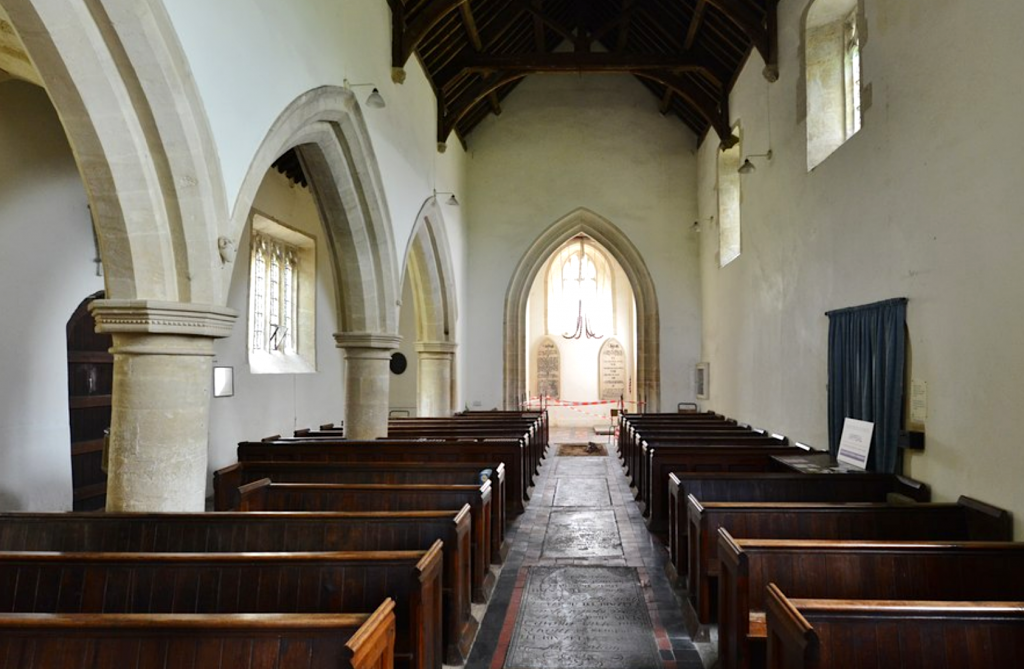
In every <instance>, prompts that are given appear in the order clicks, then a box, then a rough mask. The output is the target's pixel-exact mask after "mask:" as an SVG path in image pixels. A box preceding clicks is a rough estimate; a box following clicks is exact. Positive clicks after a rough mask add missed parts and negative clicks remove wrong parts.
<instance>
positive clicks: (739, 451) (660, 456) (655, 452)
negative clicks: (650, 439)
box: [641, 444, 807, 534]
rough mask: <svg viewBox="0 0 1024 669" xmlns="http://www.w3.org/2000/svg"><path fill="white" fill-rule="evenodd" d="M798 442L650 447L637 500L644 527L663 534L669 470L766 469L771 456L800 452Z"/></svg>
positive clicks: (743, 470) (772, 465)
mask: <svg viewBox="0 0 1024 669" xmlns="http://www.w3.org/2000/svg"><path fill="white" fill-rule="evenodd" d="M806 451H807V449H806V448H805V447H802V446H786V445H782V446H771V445H766V444H759V445H749V446H730V445H722V444H716V445H700V446H696V445H695V446H686V447H683V448H658V449H652V450H651V452H650V458H649V460H648V463H647V467H646V469H647V471H648V472H649V474H648V476H649V477H650V479H651V480H652V483H651V486H650V492H649V496H647V497H646V498H644V499H642V500H641V506H642V508H643V510H644V512H645V514H644V515H646V516H647V520H646V522H647V527H648V528H649V529H650V530H651V531H652V532H654V533H656V534H664V533H666V532H667V531H668V527H669V503H668V502H669V499H668V482H669V476H670V475H671V474H672V473H673V472H735V473H748V474H749V473H759V472H767V471H769V470H771V469H772V467H774V466H775V465H774V463H773V460H772V458H773V457H774V456H776V455H780V454H785V453H803V452H806Z"/></svg>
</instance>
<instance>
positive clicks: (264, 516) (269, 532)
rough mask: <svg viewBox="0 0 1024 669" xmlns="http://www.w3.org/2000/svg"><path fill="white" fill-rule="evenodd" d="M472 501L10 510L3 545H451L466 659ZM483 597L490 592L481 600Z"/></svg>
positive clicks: (451, 619) (449, 624) (0, 526)
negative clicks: (344, 508)
mask: <svg viewBox="0 0 1024 669" xmlns="http://www.w3.org/2000/svg"><path fill="white" fill-rule="evenodd" d="M470 532H471V525H470V509H469V505H464V506H463V507H462V508H461V509H460V510H458V511H392V512H380V511H377V512H363V513H344V512H339V513H298V512H297V513H181V514H177V513H159V514H135V513H4V514H0V551H60V552H140V553H161V552H162V553H191V552H196V553H242V552H298V551H302V552H312V551H396V550H399V551H401V550H426V549H429V548H430V547H431V546H433V544H434V542H435V541H437V540H438V539H440V540H442V541H443V542H444V549H443V563H444V564H443V571H444V578H443V586H444V587H443V589H442V600H443V619H444V644H445V653H446V658H447V663H448V664H461V663H462V662H463V661H464V660H465V658H466V654H467V653H468V651H469V646H470V644H471V643H472V641H473V638H474V637H475V635H476V631H477V628H478V621H477V620H476V619H475V618H474V617H473V614H472V610H471V605H470V595H471V591H472V587H471V581H470V574H471V550H470ZM480 601H481V602H482V601H483V600H480Z"/></svg>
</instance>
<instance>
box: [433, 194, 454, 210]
mask: <svg viewBox="0 0 1024 669" xmlns="http://www.w3.org/2000/svg"><path fill="white" fill-rule="evenodd" d="M438 195H451V197H450V198H448V199H447V200H445V201H444V203H445V204H446V205H448V206H449V207H458V206H459V201H458V200H456V199H455V193H453V192H451V191H450V190H445V191H437V190H435V191H434V199H435V200H436V199H437V196H438Z"/></svg>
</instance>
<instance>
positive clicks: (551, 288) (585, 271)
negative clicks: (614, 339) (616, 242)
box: [547, 236, 613, 339]
mask: <svg viewBox="0 0 1024 669" xmlns="http://www.w3.org/2000/svg"><path fill="white" fill-rule="evenodd" d="M588 242H589V240H588V238H587V237H585V236H580V237H576V238H575V239H573V240H571V241H570V242H569V243H568V244H566V245H565V246H564V247H563V248H562V249H561V250H560V251H559V252H558V253H556V254H555V256H554V258H552V261H551V266H550V268H549V270H548V304H547V307H548V308H547V319H548V327H547V331H548V334H551V335H561V336H562V337H564V338H565V339H581V338H586V339H601V338H603V337H604V336H605V335H606V334H609V330H610V327H611V323H612V322H613V318H612V316H613V313H612V311H613V303H612V288H613V287H612V274H611V268H610V266H609V264H608V260H607V259H606V258H605V257H604V254H603V253H601V252H600V251H599V250H598V249H597V248H595V247H594V245H593V244H590V243H588Z"/></svg>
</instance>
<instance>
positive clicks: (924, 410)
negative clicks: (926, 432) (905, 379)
mask: <svg viewBox="0 0 1024 669" xmlns="http://www.w3.org/2000/svg"><path fill="white" fill-rule="evenodd" d="M927 419H928V384H927V383H926V382H924V381H920V380H918V379H911V381H910V422H911V423H918V424H923V423H924V422H925V421H926V420H927Z"/></svg>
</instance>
